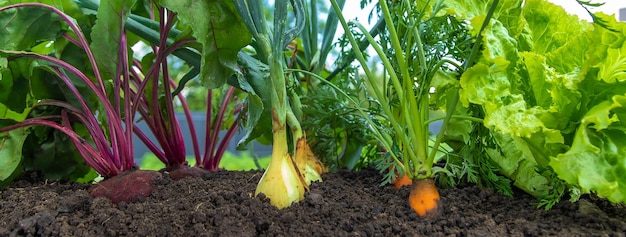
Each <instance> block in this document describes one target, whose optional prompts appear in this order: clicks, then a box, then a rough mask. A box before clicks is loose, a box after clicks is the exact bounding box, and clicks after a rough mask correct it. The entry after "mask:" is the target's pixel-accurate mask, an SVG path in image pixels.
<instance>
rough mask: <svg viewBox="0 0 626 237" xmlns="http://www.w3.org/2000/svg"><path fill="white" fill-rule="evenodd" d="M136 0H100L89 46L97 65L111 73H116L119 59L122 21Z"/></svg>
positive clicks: (124, 45) (122, 45)
mask: <svg viewBox="0 0 626 237" xmlns="http://www.w3.org/2000/svg"><path fill="white" fill-rule="evenodd" d="M135 2H136V0H109V1H101V2H100V7H98V13H97V14H96V17H97V19H96V23H95V25H94V26H93V28H92V31H91V40H92V42H91V45H90V48H91V50H92V51H93V54H94V56H95V58H96V60H97V62H98V64H99V65H102V66H104V68H105V69H106V70H107V71H108V72H109V73H110V74H111V75H116V73H117V71H118V64H119V60H120V57H119V56H120V55H121V54H120V47H127V45H126V44H121V42H120V40H121V35H122V33H123V29H124V22H125V21H126V18H128V14H130V10H131V9H132V7H133V6H134V5H135Z"/></svg>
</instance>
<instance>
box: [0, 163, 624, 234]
mask: <svg viewBox="0 0 626 237" xmlns="http://www.w3.org/2000/svg"><path fill="white" fill-rule="evenodd" d="M261 176H262V172H260V171H251V172H230V171H220V172H215V173H209V174H207V175H205V176H204V177H201V178H200V177H194V178H185V179H181V180H178V181H172V180H170V179H169V178H167V175H164V177H165V178H164V179H161V180H162V181H159V183H157V184H156V186H157V188H156V189H155V191H154V192H153V193H152V194H151V195H150V196H148V197H147V198H145V199H144V200H142V201H139V202H134V203H124V202H122V203H120V204H117V205H115V204H113V203H112V202H111V201H110V200H108V199H106V198H102V197H99V198H95V199H94V198H92V197H91V196H90V195H89V193H88V191H87V189H88V188H89V185H83V184H76V183H71V182H61V181H54V182H52V181H49V182H46V181H45V180H42V179H41V178H40V177H39V176H38V175H37V174H36V173H32V174H29V175H27V176H26V177H24V178H22V179H21V180H18V181H17V182H16V183H14V184H13V185H12V186H10V187H7V188H3V189H0V192H1V193H0V196H1V199H0V236H218V235H219V236H279V235H283V236H465V235H470V236H624V233H625V232H626V207H625V206H624V205H621V204H618V205H616V204H611V203H609V202H607V201H605V200H601V199H598V198H596V197H594V196H583V198H582V199H581V200H580V201H579V202H576V203H570V202H568V201H562V202H561V203H559V204H557V205H556V206H554V208H553V209H552V210H550V211H545V210H543V209H538V208H536V206H535V202H536V199H534V198H533V197H530V196H528V195H526V194H524V193H523V192H519V191H516V193H515V197H513V198H511V197H507V196H504V195H502V194H499V193H494V192H492V191H489V190H481V189H479V188H478V187H475V186H467V187H457V188H454V189H444V190H441V191H440V193H441V203H442V205H441V206H440V207H439V214H438V215H437V216H436V217H435V218H434V219H424V218H419V217H418V216H417V214H415V213H414V212H413V211H412V210H411V209H410V208H409V206H408V203H407V197H408V195H409V188H408V187H403V188H401V189H400V190H396V189H394V188H393V187H392V186H380V181H381V176H380V175H379V174H378V172H377V171H374V170H363V171H359V172H351V171H342V172H337V173H327V174H324V175H323V176H322V178H323V179H324V182H323V183H314V184H312V185H311V191H310V192H308V193H307V194H306V195H305V197H306V198H305V200H303V201H301V202H299V203H296V204H294V205H292V206H291V207H288V208H285V209H283V210H278V209H276V208H274V207H273V206H271V205H270V204H269V201H268V200H267V199H264V198H262V197H254V190H255V188H256V184H257V182H258V181H259V179H260V178H261Z"/></svg>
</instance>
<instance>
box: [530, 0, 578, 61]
mask: <svg viewBox="0 0 626 237" xmlns="http://www.w3.org/2000/svg"><path fill="white" fill-rule="evenodd" d="M524 17H525V19H526V22H527V23H528V27H529V29H530V32H531V36H532V40H533V47H532V50H533V51H534V52H537V53H539V54H546V53H549V52H551V51H553V50H556V49H558V48H560V47H563V45H565V44H566V43H567V42H569V41H572V40H573V39H575V38H576V37H579V36H582V34H583V32H584V30H585V29H588V28H589V26H590V25H589V23H587V22H585V21H583V20H581V19H580V18H578V17H577V16H575V15H570V14H568V13H567V12H566V11H565V10H564V9H563V8H562V7H560V6H557V5H555V4H553V3H550V2H548V1H545V0H529V1H526V3H525V4H524Z"/></svg>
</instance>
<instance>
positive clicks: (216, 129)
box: [204, 87, 235, 167]
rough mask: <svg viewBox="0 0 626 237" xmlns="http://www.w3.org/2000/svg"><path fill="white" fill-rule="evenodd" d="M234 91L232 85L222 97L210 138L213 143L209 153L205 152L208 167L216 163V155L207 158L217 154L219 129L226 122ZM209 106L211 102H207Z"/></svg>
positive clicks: (205, 161)
mask: <svg viewBox="0 0 626 237" xmlns="http://www.w3.org/2000/svg"><path fill="white" fill-rule="evenodd" d="M234 93H235V88H234V87H230V88H229V89H228V91H227V92H226V95H224V98H223V99H222V105H221V107H220V110H219V113H218V114H217V117H216V121H215V124H214V125H213V126H212V127H213V128H212V130H213V134H211V135H212V136H211V139H210V140H211V143H210V147H209V153H208V154H204V158H205V160H204V163H205V166H206V167H210V166H211V165H212V163H215V161H212V160H214V159H215V157H212V158H210V159H207V158H208V157H209V156H213V155H214V154H215V145H217V141H218V139H219V131H220V128H221V127H222V123H223V122H224V114H225V113H226V109H227V108H228V103H230V100H231V98H232V97H233V94H234ZM207 106H211V104H207ZM207 119H209V118H207ZM207 127H208V126H207ZM207 140H209V139H207Z"/></svg>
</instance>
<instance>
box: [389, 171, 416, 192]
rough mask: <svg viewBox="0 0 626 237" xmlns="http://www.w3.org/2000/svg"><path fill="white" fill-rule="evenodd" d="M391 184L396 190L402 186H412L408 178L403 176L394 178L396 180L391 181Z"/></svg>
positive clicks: (411, 181)
mask: <svg viewBox="0 0 626 237" xmlns="http://www.w3.org/2000/svg"><path fill="white" fill-rule="evenodd" d="M391 184H393V186H394V187H395V188H396V189H400V188H401V187H403V186H409V185H411V184H413V180H411V179H410V178H409V176H408V175H406V174H405V175H402V176H398V177H396V179H394V180H393V181H391Z"/></svg>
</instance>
